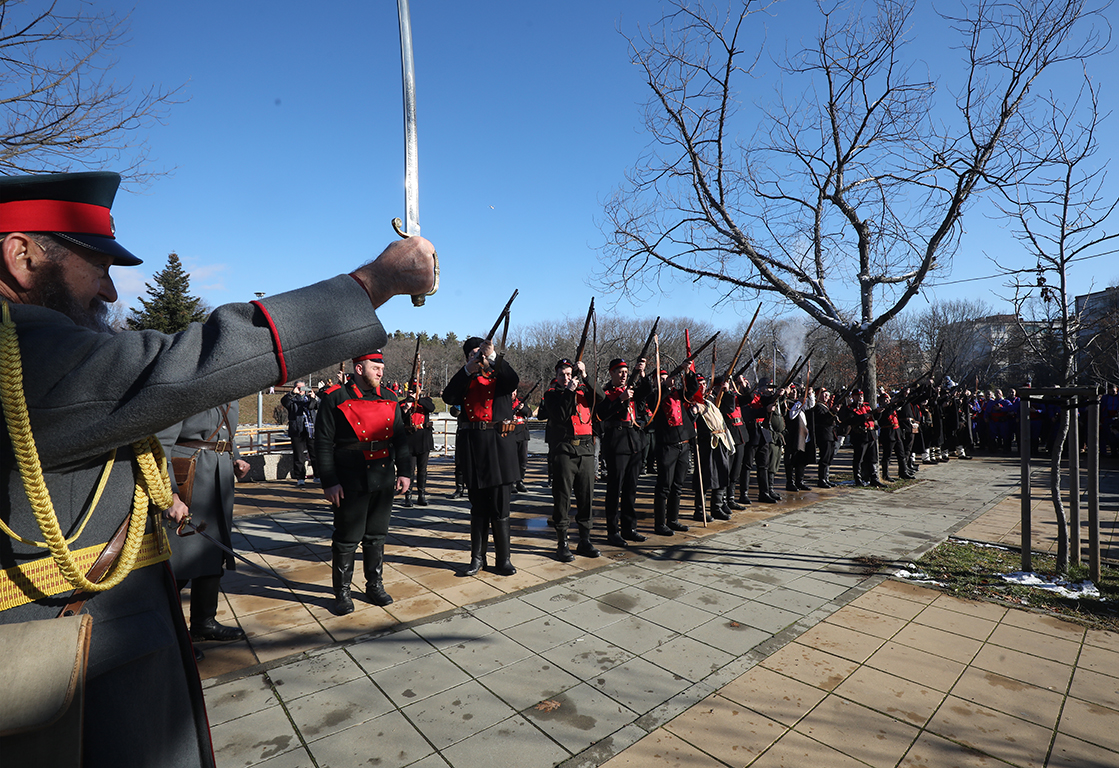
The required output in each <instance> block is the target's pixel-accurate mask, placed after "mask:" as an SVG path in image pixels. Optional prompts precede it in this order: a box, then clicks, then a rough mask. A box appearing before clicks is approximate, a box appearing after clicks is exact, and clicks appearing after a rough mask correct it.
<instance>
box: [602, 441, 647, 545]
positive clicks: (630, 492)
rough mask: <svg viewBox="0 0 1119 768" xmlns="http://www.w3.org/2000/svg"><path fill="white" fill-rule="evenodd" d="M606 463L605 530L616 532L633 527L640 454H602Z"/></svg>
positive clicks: (635, 516) (634, 524)
mask: <svg viewBox="0 0 1119 768" xmlns="http://www.w3.org/2000/svg"><path fill="white" fill-rule="evenodd" d="M603 459H604V460H605V462H606V530H607V532H608V533H617V532H618V526H619V524H620V525H621V530H623V531H632V530H633V529H634V528H636V527H637V506H636V503H637V478H638V476H640V474H641V459H642V455H641V454H640V453H608V452H604V453H603Z"/></svg>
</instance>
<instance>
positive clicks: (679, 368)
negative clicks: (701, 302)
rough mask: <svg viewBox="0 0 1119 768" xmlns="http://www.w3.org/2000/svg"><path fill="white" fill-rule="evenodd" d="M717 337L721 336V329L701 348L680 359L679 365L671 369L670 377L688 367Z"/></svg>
mask: <svg viewBox="0 0 1119 768" xmlns="http://www.w3.org/2000/svg"><path fill="white" fill-rule="evenodd" d="M717 338H719V331H716V332H715V335H714V336H712V337H711V338H710V339H708V340H707V341H705V342H703V343H702V344H701V345H700V346H699V349H697V350H696V351H695V352H692V353H691V354H689V355H688V356H687V357H685V358H684V359H683V360H681V361H680V364H679V365H677V366H676V367H675V368H673V369H672V370H671V371H669V373H668V378H670V379H671V378H672V377H673V376H676V375H677V374H679V373H680V372H681V371H683V370H684V369H685V368H687V367H688V363H690V362H692V361H693V360H695V359H696V358H697V357H699V356H700V354H702V353H703V350H705V349H707V348H708V347H709V346H711V345H712V344H714V343H715V339H717Z"/></svg>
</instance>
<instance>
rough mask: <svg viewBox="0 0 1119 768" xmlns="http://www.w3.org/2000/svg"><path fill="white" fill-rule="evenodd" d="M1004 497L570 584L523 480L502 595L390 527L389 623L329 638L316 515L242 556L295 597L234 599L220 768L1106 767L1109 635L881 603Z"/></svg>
mask: <svg viewBox="0 0 1119 768" xmlns="http://www.w3.org/2000/svg"><path fill="white" fill-rule="evenodd" d="M1017 477H1018V476H1017V474H1016V469H1015V466H1014V465H1013V464H1012V463H1010V462H1006V461H999V460H982V459H980V460H975V461H971V462H960V461H953V462H951V463H950V464H947V465H939V466H935V467H926V468H925V469H924V470H923V471H922V472H921V481H920V482H918V483H915V484H912V485H909V486H907V487H905V488H903V489H900V490H898V491H896V492H892V493H881V492H876V491H872V490H869V489H866V490H862V489H860V490H856V489H843V490H838V491H836V492H828V493H823V494H811V498H808V495H807V494H806V495H805V498H800V499H798V501H799V507H797V508H793V509H791V510H789V511H786V510H787V509H788V508H787V507H783V506H771V507H766V508H765V510H764V511H761V510H759V506H760V505H754V506H752V507H751V508H750V512H749V513H740V514H739V515H736V518H737V519H736V520H733V521H732V523H731V524H723V525H721V526H713V527H712V528H710V529H708V530H707V531H706V532H704V531H699V530H695V529H693V532H694V533H695V534H696V535H692V534H693V532H689V535H687V536H681V537H673V538H672V539H654V538H652V537H651V538H650V540H649V542H647V543H646V545H644V546H642V547H641V548H633V549H629V550H607V549H605V548H604V553H605V554H606V555H607V556H606V557H603V558H599V559H598V560H594V561H591V560H584V559H583V558H579V559H577V561H576V564H573V565H570V566H565V565H562V564H559V563H556V562H554V561H552V560H551V559H550V558H549V557H548V552H549V551H550V549H551V538H550V536H549V535H548V532H547V531H548V529H547V528H546V527H543V526H541V524H540V522H539V521H541V520H543V519H544V516H545V515H546V507H547V501H548V497H547V494H546V492H545V491H544V490H543V489H539V478H538V477H534V478H532V480H533V481H535V482H537V486H536V487H537V488H538V490H537V491H535V492H533V493H529V494H523V495H521V496H519V497H518V501H517V516H518V520H519V521H520V523H519V526H518V527H519V528H520V531H519V532H518V539H517V540H516V541H515V542H514V560H515V563H516V564H517V565H518V568H519V569H520V570H521V573H519V574H518V575H517V576H515V577H511V578H508V579H503V578H501V577H496V576H493V575H490V574H482V575H481V577H480V578H470V579H459V578H457V577H454V576H453V575H452V574H453V569H454V567H456V566H461V564H462V563H463V562H464V561H465V559H466V557H465V555H466V549H465V539H466V527H465V525H466V523H465V514H464V513H463V511H462V510H463V508H461V507H457V506H453V505H449V504H446V503H444V502H443V501H442V498H443V497H442V496H441V495H440V501H439V503H437V504H435V505H433V506H432V507H428V508H426V509H424V510H418V511H417V510H409V511H408V514H406V515H401V516H400V518H401V519H400V522H401V523H405V524H402V525H399V526H398V528H399V530H397V531H396V533H395V538H394V542H393V545H392V546H391V547H390V548H389V551H388V554H387V556H386V559H387V560H388V561H389V563H390V567H391V569H392V570H393V571H394V579H393V580H392V581H390V582H389V583H388V585H387V586H388V588H389V591H390V592H391V593H392V594H393V595H394V596H395V597H396V598H397V602H396V603H394V605H393V606H389V607H388V609H381V608H376V607H374V606H367V605H365V604H363V605H362V609H361V610H359V611H357V612H355V614H353V615H352V616H351V617H343V618H342V619H339V618H338V617H333V616H331V615H330V614H329V612H328V611H327V610H326V606H327V605H328V604H329V599H330V594H329V592H330V589H329V569H328V567H327V566H326V564H325V560H328V559H329V529H328V528H327V525H328V523H329V511H328V510H326V509H325V507H323V506H322V505H321V503H319V502H318V501H317V500H316V499H315V498H314V497H313V496H309V497H308V505H307V506H306V507H305V508H302V509H298V510H294V511H281V509H282V504H278V505H277V506H276V507H275V508H272V509H267V510H262V512H264V513H263V514H258V515H256V516H251V517H243V518H240V519H239V520H238V522H237V527H238V529H239V531H240V533H241V537H242V538H241V540H240V541H239V542H238V545H239V546H240V547H242V549H244V550H245V551H248V552H255V553H256V554H255V555H254V556H255V557H258V558H259V559H260V561H261V562H262V563H267V564H268V565H269V566H270V567H275V568H277V569H278V570H280V571H281V573H283V574H284V575H285V577H286V578H288V579H289V580H291V581H292V582H296V583H295V584H294V585H293V587H292V588H291V589H288V588H283V587H281V586H280V585H279V583H278V582H276V581H275V580H271V582H270V580H269V578H268V577H265V576H262V575H258V574H252V573H250V572H247V571H246V572H242V573H240V574H238V575H236V576H232V575H230V576H227V578H226V580H225V581H224V582H223V584H224V587H225V590H226V598H227V601H226V603H225V607H224V611H223V615H222V618H223V620H225V621H233V620H235V621H238V622H239V623H240V624H241V626H243V627H244V628H246V630H247V631H249V632H250V638H249V639H248V640H247V641H245V642H244V643H237V644H231V645H229V646H226V647H224V648H222V647H218V646H216V645H210V646H204V647H205V648H206V653H207V660H205V661H204V662H203V665H202V671H203V674H204V675H206V676H207V678H208V679H207V681H206V697H207V702H208V706H209V710H210V718H211V724H212V727H213V737H214V744H215V748H216V750H217V756H218V761H219V765H223V766H268V767H269V768H284V767H286V766H319V768H324V767H325V766H333V767H334V768H341V767H342V766H358V765H377V766H422V767H423V768H431V767H434V766H439V767H440V768H446V766H455V767H456V768H457V767H460V766H462V767H468V766H479V767H485V766H489V765H491V764H493V763H494V762H495V760H497V761H501V764H503V765H516V766H518V767H522V766H523V767H525V768H531V767H532V766H554V765H561V764H562V765H564V766H598V765H606V766H610V767H611V768H616V767H617V766H639V765H640V766H649V765H680V766H697V767H699V766H703V767H705V768H706V767H707V766H711V767H714V766H746V765H751V766H755V767H756V768H768V767H770V766H782V765H783V766H865V765H872V766H879V765H881V766H898V765H903V766H921V765H928V766H948V765H975V766H980V765H984V766H985V765H992V766H993V765H1005V764H1010V765H1023V766H1025V765H1031V766H1032V765H1037V766H1043V765H1051V766H1065V765H1068V766H1072V765H1077V766H1100V767H1101V768H1102V766H1115V765H1119V729H1117V728H1115V724H1116V723H1119V636H1116V635H1114V634H1110V633H1105V632H1096V631H1085V630H1084V629H1083V628H1081V627H1078V626H1076V625H1072V624H1069V623H1067V622H1061V621H1056V620H1053V619H1051V618H1048V617H1045V616H1042V615H1037V614H1032V613H1028V612H1024V611H1017V610H1008V609H1006V608H1003V607H1000V606H994V605H990V604H985V603H970V602H965V601H960V600H955V599H953V598H949V597H946V596H944V595H941V594H940V593H938V592H935V591H932V590H926V589H922V588H920V587H916V586H913V585H909V584H902V583H897V582H893V581H885V580H884V579H885V576H884V575H883V572H882V570H881V568H880V566H881V565H882V564H883V562H884V561H885V562H896V563H905V562H906V561H907V560H908V559H911V558H914V557H917V556H919V554H920V553H922V552H924V551H926V550H927V549H929V548H931V547H933V546H935V545H936V544H937V543H939V542H941V541H943V540H944V538H945V537H946V536H947V535H948V534H950V533H952V532H953V531H956V530H959V529H961V528H963V527H964V526H967V525H969V524H972V523H974V522H975V521H977V520H980V519H982V517H983V515H984V514H985V513H990V512H991V511H992V510H995V509H996V508H997V507H998V505H999V503H1000V502H1003V501H1004V499H1006V498H1007V497H1008V495H1010V494H1011V493H1013V492H1014V489H1015V488H1016V483H1017ZM433 490H434V491H436V493H433V498H434V497H435V496H436V495H437V493H441V492H442V491H443V490H444V489H443V488H440V487H439V485H438V482H437V483H436V484H435V486H434V488H433ZM319 498H320V499H321V496H320V497H319ZM257 501H259V502H260V503H262V504H263V505H264V506H265V507H267V506H268V504H269V502H267V500H264V501H261V499H260V498H258V499H257ZM1107 501H1108V502H1109V503H1110V502H1114V497H1113V496H1108V497H1107ZM1112 508H1114V505H1112ZM288 509H290V506H289V507H288ZM1112 519H1113V516H1112ZM394 525H398V521H397V519H396V518H394ZM643 525H644V524H643ZM324 550H325V551H324ZM394 611H395V613H394ZM261 614H269V615H266V616H262V615H261Z"/></svg>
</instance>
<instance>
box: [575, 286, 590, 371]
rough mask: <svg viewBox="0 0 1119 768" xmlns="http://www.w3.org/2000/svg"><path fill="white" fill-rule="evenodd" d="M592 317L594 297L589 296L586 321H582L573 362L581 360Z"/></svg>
mask: <svg viewBox="0 0 1119 768" xmlns="http://www.w3.org/2000/svg"><path fill="white" fill-rule="evenodd" d="M593 317H594V296H591V305H590V307H588V308H587V319H586V320H584V321H583V335H582V336H580V337H579V348H578V349H577V350H575V362H576V363H579V362H582V360H583V351H584V350H586V348H587V334H588V333H590V330H591V318H593Z"/></svg>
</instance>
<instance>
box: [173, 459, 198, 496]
mask: <svg viewBox="0 0 1119 768" xmlns="http://www.w3.org/2000/svg"><path fill="white" fill-rule="evenodd" d="M197 468H198V451H195V452H194V453H192V454H191V455H190V456H186V457H177V456H172V457H171V471H172V472H174V473H175V484H176V485H178V486H179V498H180V499H182V500H183V504H186V505H187V506H188V507H189V506H190V498H191V494H192V493H193V492H194V470H195V469H197Z"/></svg>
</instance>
